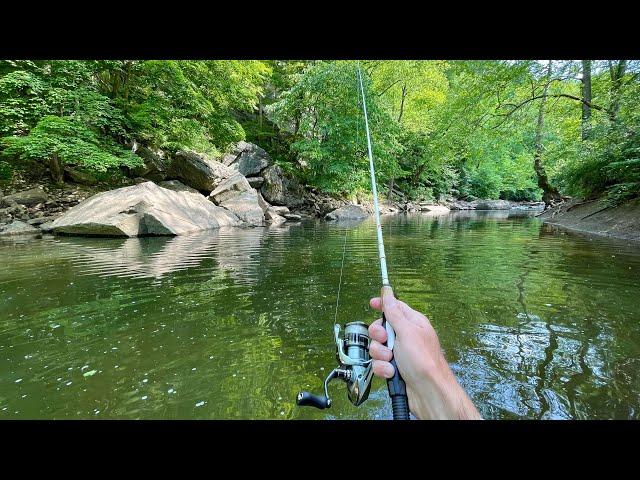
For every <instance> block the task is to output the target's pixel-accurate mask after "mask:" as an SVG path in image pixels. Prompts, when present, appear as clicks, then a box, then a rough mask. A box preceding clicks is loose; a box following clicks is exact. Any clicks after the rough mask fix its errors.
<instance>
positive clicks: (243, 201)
mask: <svg viewBox="0 0 640 480" xmlns="http://www.w3.org/2000/svg"><path fill="white" fill-rule="evenodd" d="M242 178H244V177H242ZM245 181H246V179H245ZM220 206H221V207H224V208H226V209H227V210H229V211H230V212H233V213H234V214H235V215H237V216H238V217H239V218H240V219H241V220H243V221H244V222H246V223H248V224H249V225H253V226H254V227H259V226H261V225H263V224H264V212H263V211H262V208H260V204H259V203H258V192H256V190H254V189H253V188H252V189H249V190H247V191H243V192H239V193H238V192H237V193H236V194H235V195H234V196H232V197H227V198H226V199H225V200H223V201H222V202H221V203H220Z"/></svg>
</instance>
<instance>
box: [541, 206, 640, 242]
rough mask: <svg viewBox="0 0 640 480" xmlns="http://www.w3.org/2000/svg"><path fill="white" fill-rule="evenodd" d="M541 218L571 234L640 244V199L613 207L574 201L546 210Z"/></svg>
mask: <svg viewBox="0 0 640 480" xmlns="http://www.w3.org/2000/svg"><path fill="white" fill-rule="evenodd" d="M539 218H540V219H541V220H543V221H544V223H547V224H549V225H554V226H558V227H562V228H566V229H568V230H571V231H574V232H579V233H587V234H592V235H599V236H605V237H613V238H620V239H623V240H632V241H634V242H640V199H634V200H630V201H627V202H625V203H623V204H621V205H617V206H613V205H611V204H609V203H607V202H606V200H605V199H602V198H601V199H596V200H586V201H585V200H579V199H573V200H570V201H568V202H565V203H562V204H560V205H558V206H556V207H554V208H550V209H548V210H546V211H545V212H544V213H542V214H541V215H539Z"/></svg>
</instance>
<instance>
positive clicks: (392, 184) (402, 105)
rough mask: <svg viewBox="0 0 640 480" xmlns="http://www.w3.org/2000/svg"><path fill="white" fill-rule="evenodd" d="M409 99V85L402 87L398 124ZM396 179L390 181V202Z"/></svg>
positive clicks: (392, 176)
mask: <svg viewBox="0 0 640 480" xmlns="http://www.w3.org/2000/svg"><path fill="white" fill-rule="evenodd" d="M405 98H407V84H406V83H405V84H403V85H402V100H401V101H400V113H399V114H398V123H400V122H401V121H402V114H403V113H404V99H405ZM395 181H396V177H395V175H391V180H389V201H391V195H392V193H393V186H394V185H395Z"/></svg>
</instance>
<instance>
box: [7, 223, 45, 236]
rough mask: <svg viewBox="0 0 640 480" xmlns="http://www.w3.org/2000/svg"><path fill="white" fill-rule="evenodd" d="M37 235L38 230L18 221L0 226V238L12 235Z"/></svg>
mask: <svg viewBox="0 0 640 480" xmlns="http://www.w3.org/2000/svg"><path fill="white" fill-rule="evenodd" d="M39 233H40V230H39V229H37V228H35V227H33V226H31V225H29V224H28V223H25V222H21V221H19V220H14V221H13V222H11V223H10V224H8V225H2V226H0V237H8V236H13V235H35V234H39Z"/></svg>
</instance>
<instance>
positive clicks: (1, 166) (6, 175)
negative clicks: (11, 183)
mask: <svg viewBox="0 0 640 480" xmlns="http://www.w3.org/2000/svg"><path fill="white" fill-rule="evenodd" d="M12 177H13V168H12V167H11V165H10V164H9V162H5V161H4V160H0V180H1V181H6V180H11V178H12Z"/></svg>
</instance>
